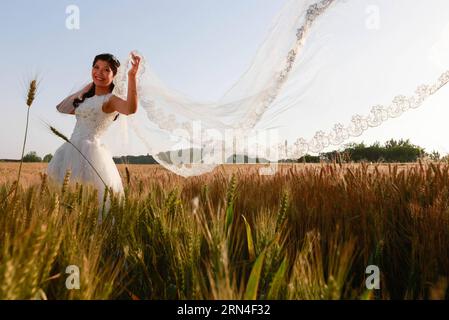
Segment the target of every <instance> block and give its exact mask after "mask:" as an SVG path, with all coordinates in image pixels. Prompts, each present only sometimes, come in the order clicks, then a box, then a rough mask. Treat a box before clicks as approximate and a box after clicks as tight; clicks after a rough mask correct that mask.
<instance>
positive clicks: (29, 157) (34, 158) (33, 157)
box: [23, 151, 42, 162]
mask: <svg viewBox="0 0 449 320" xmlns="http://www.w3.org/2000/svg"><path fill="white" fill-rule="evenodd" d="M23 162H42V158H41V157H39V156H38V155H37V154H36V151H30V152H28V153H27V154H26V155H25V156H24V157H23Z"/></svg>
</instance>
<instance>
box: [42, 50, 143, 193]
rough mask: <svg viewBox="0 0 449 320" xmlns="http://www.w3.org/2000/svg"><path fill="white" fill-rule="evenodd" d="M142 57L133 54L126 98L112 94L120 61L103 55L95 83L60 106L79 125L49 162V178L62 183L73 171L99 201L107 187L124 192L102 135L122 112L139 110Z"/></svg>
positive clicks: (94, 71)
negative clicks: (87, 184) (138, 98)
mask: <svg viewBox="0 0 449 320" xmlns="http://www.w3.org/2000/svg"><path fill="white" fill-rule="evenodd" d="M140 60H141V58H140V57H139V56H137V55H136V54H134V53H131V67H130V69H129V71H128V94H127V98H126V99H122V98H120V97H118V96H116V95H114V94H113V93H112V91H113V89H114V83H113V80H114V77H115V76H116V75H117V71H118V68H119V67H120V62H119V61H118V60H117V59H116V58H115V57H114V56H113V55H111V54H100V55H97V56H96V57H95V58H94V61H93V64H92V73H91V76H92V82H91V83H90V84H88V85H87V86H86V87H85V88H83V89H82V90H80V91H78V92H76V93H74V94H73V95H70V96H69V97H67V98H65V99H64V100H63V101H62V102H61V103H60V104H58V105H57V107H56V108H57V110H58V111H59V112H61V113H66V114H72V115H75V116H76V125H75V129H74V130H73V133H72V136H71V138H70V142H71V143H72V144H73V145H72V144H70V143H69V142H66V143H64V144H63V145H62V146H61V147H60V148H59V149H58V150H57V151H56V152H55V155H54V157H53V158H52V160H51V161H50V163H49V164H48V169H47V173H48V175H49V176H50V177H52V178H53V179H55V180H56V181H58V182H60V183H62V181H63V180H64V177H65V174H66V172H67V170H70V171H71V179H72V180H74V181H79V182H82V183H91V184H93V185H94V186H95V187H96V188H97V189H98V191H99V193H98V195H99V200H101V199H102V198H103V195H104V190H105V188H106V187H108V188H112V190H113V191H114V192H115V193H118V194H123V185H122V180H121V178H120V174H119V172H118V170H117V167H116V165H115V163H114V161H113V159H112V155H111V153H110V152H109V150H108V149H106V148H105V146H104V145H103V144H102V143H101V141H100V138H101V136H102V135H103V134H104V133H105V131H106V130H107V128H108V127H109V125H110V124H111V123H112V122H113V121H115V120H116V119H117V117H118V116H119V114H124V115H130V114H134V113H136V111H137V80H136V74H137V72H138V70H139V64H140ZM74 146H75V147H76V148H75V147H74ZM77 149H78V150H77Z"/></svg>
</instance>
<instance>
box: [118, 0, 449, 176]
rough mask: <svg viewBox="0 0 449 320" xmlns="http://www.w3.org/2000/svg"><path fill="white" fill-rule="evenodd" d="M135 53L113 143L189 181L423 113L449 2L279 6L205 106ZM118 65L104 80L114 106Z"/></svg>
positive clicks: (447, 56)
mask: <svg viewBox="0 0 449 320" xmlns="http://www.w3.org/2000/svg"><path fill="white" fill-rule="evenodd" d="M217 41H219V40H217ZM211 45H212V46H213V45H214V44H213V43H212V44H211ZM236 49H238V48H236ZM139 54H140V55H141V56H142V57H143V61H142V66H141V68H140V70H139V74H138V95H139V102H140V107H139V111H138V113H136V114H135V115H132V116H129V117H120V120H119V121H118V123H119V125H120V127H121V128H122V131H121V134H120V137H121V138H122V140H123V137H125V138H126V137H127V136H129V137H131V135H132V136H133V138H132V139H139V140H140V142H141V143H142V144H143V145H144V146H145V149H146V150H147V153H149V154H151V155H153V157H154V158H155V159H156V160H157V161H158V162H159V163H160V164H162V165H163V166H165V167H167V168H168V169H170V170H172V171H174V172H176V173H177V174H179V175H182V176H192V175H199V174H202V173H205V172H209V171H211V170H212V169H213V168H214V167H215V166H216V165H217V164H220V163H224V162H226V161H228V160H229V159H230V157H232V156H233V155H235V154H244V155H247V156H248V157H252V158H254V159H255V158H259V159H262V158H263V159H267V160H270V161H277V160H280V159H286V158H290V159H294V158H300V157H301V156H303V155H305V154H316V153H319V152H321V151H323V150H325V149H326V148H328V147H329V146H338V145H340V144H342V143H344V142H345V141H347V140H348V139H349V138H351V137H356V136H360V135H362V134H363V132H364V131H366V130H367V129H368V128H370V127H375V126H379V125H381V124H382V123H383V122H385V121H387V120H388V119H390V118H394V117H398V116H400V115H401V114H403V113H404V112H406V111H407V110H410V109H414V108H417V107H419V106H421V105H423V104H425V103H426V100H427V99H428V98H429V97H431V96H432V95H434V94H435V93H437V92H438V91H439V90H441V89H442V88H443V87H444V86H445V85H446V84H447V83H448V82H449V71H448V70H449V2H448V1H447V0H429V1H422V0H394V1H392V0H321V1H317V0H288V1H287V2H286V4H285V6H284V7H283V9H282V10H281V11H280V12H279V13H278V14H277V16H276V17H275V18H274V20H273V23H272V26H271V28H270V29H269V33H268V34H267V35H266V38H265V40H264V42H263V43H262V44H261V45H260V48H259V50H258V52H257V54H256V55H255V57H254V59H253V61H252V63H251V65H250V66H249V67H248V69H247V70H246V71H245V72H244V73H243V74H242V76H241V77H240V79H239V80H238V81H237V82H236V83H235V84H234V85H233V86H232V87H231V88H230V89H229V90H228V91H227V92H226V93H225V94H224V95H223V96H222V97H221V98H220V99H218V100H217V101H213V102H201V101H194V100H193V99H191V98H189V97H188V96H187V95H185V94H182V93H180V92H177V91H176V90H174V89H172V88H169V87H167V86H166V85H164V83H163V82H162V81H161V80H160V79H159V78H158V77H157V75H156V74H155V73H154V72H153V70H152V69H151V66H150V63H149V61H148V58H149V56H150V55H151V53H144V54H143V53H139ZM221 63H225V61H223V62H221ZM128 65H129V64H128V63H127V62H125V63H122V67H121V68H120V70H119V72H118V75H117V77H116V78H115V84H116V86H115V90H114V94H116V95H118V96H120V97H122V98H126V91H127V80H126V77H127V68H128ZM125 140H126V139H125ZM126 143H129V140H128V142H126V141H125V142H124V146H125V145H126ZM128 150H129V149H128Z"/></svg>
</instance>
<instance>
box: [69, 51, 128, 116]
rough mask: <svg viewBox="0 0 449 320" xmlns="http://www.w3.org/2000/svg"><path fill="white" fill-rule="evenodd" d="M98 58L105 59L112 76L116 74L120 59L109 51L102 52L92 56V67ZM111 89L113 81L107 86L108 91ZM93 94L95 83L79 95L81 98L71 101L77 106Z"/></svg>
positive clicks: (112, 88)
mask: <svg viewBox="0 0 449 320" xmlns="http://www.w3.org/2000/svg"><path fill="white" fill-rule="evenodd" d="M98 60H101V61H106V62H107V63H108V64H109V67H110V68H111V70H112V73H113V74H114V76H115V75H116V74H117V70H118V68H119V67H120V61H118V59H117V58H116V57H115V56H114V55H112V54H110V53H103V54H99V55H98V56H96V57H95V58H94V61H93V63H92V68H93V67H94V66H95V64H96V63H97V61H98ZM112 90H114V83H111V85H110V87H109V92H112ZM94 95H95V84H92V87H91V88H90V89H89V91H87V92H86V93H84V94H83V96H82V97H81V99H78V98H76V99H75V100H74V101H73V106H74V107H75V108H78V106H79V105H80V104H81V103H83V102H84V100H86V99H87V98H91V97H93V96H94ZM117 118H118V115H117V116H116V117H115V118H114V121H115V120H117Z"/></svg>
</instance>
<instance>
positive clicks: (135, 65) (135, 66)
mask: <svg viewBox="0 0 449 320" xmlns="http://www.w3.org/2000/svg"><path fill="white" fill-rule="evenodd" d="M141 59H142V58H141V57H139V56H138V55H137V54H135V53H134V52H131V68H130V69H129V71H128V77H135V76H136V74H137V71H139V65H140V60H141Z"/></svg>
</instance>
